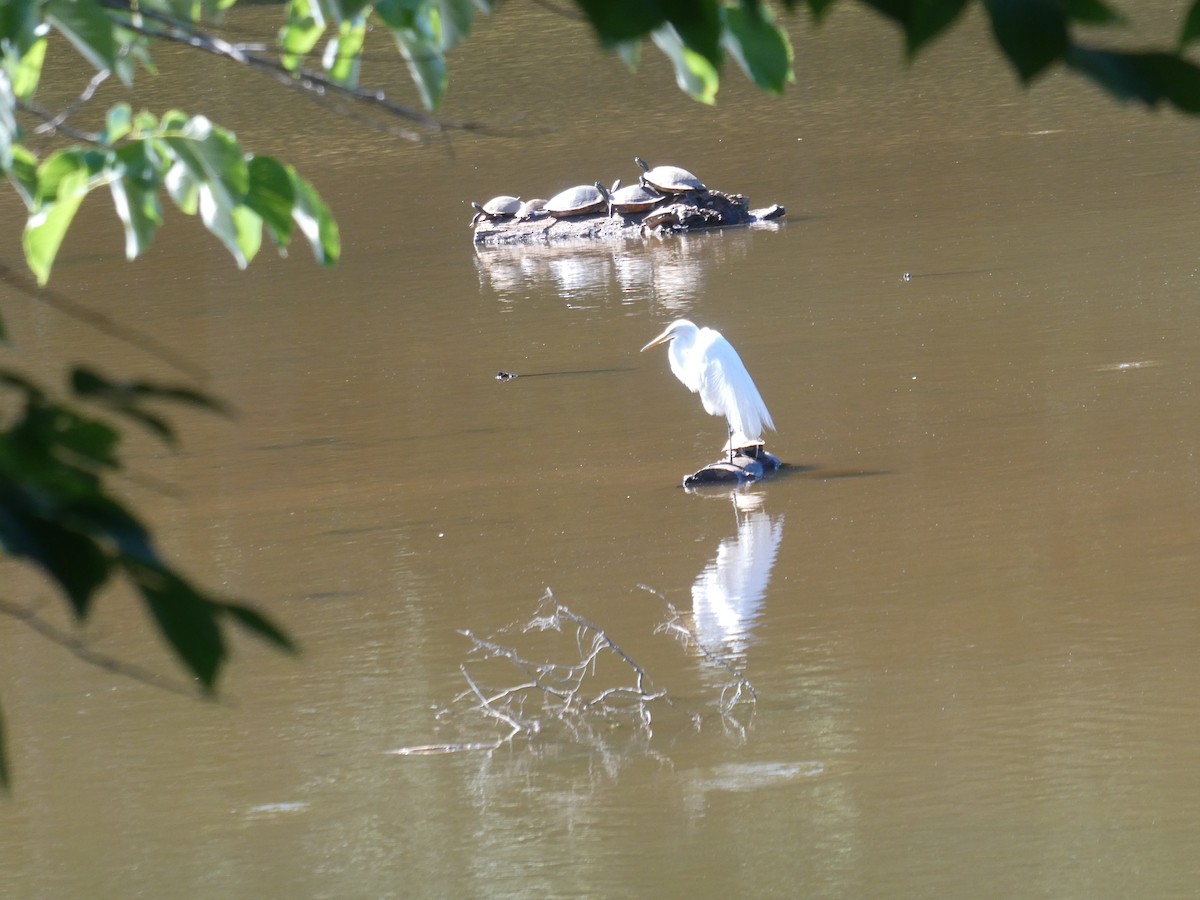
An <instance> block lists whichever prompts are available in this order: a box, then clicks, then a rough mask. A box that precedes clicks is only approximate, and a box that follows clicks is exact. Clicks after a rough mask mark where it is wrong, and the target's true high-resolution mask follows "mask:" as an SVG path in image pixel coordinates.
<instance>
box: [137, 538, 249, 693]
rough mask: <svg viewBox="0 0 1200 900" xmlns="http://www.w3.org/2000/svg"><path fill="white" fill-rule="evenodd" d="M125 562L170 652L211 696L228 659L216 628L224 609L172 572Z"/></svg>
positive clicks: (223, 642)
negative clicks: (172, 652) (218, 617)
mask: <svg viewBox="0 0 1200 900" xmlns="http://www.w3.org/2000/svg"><path fill="white" fill-rule="evenodd" d="M122 562H123V563H124V564H125V568H126V571H127V573H128V575H129V577H130V579H131V580H132V581H133V583H134V585H135V586H136V587H137V589H138V591H139V592H140V593H141V595H142V598H143V600H145V602H146V606H147V608H148V609H149V610H150V613H151V615H153V617H154V620H155V621H156V622H157V623H158V628H159V631H161V632H162V634H163V637H165V638H166V639H167V643H168V644H170V646H171V649H173V650H174V651H175V653H176V654H177V655H178V656H179V658H180V660H182V662H183V664H184V665H185V666H186V667H187V668H188V669H189V670H190V671H191V673H192V674H193V675H195V676H196V677H197V678H198V679H200V684H201V685H202V686H203V688H204V690H205V692H206V693H210V694H211V693H212V692H213V690H214V689H215V687H216V680H217V675H218V673H219V672H220V669H221V665H222V664H223V663H224V662H225V659H226V657H227V655H228V652H227V650H226V648H225V639H224V637H223V636H222V634H221V629H220V628H219V627H218V626H217V616H218V615H219V614H220V612H221V611H222V607H221V606H219V605H218V604H217V603H214V602H213V601H212V600H210V599H209V598H207V597H205V596H203V595H202V594H200V593H199V592H198V591H197V590H196V589H195V588H193V587H192V586H191V585H190V584H188V583H187V581H185V580H184V579H183V578H181V577H180V576H179V575H177V574H175V573H174V572H172V571H170V570H167V569H164V568H154V567H150V566H145V565H140V564H138V563H136V562H133V561H130V560H125V559H122Z"/></svg>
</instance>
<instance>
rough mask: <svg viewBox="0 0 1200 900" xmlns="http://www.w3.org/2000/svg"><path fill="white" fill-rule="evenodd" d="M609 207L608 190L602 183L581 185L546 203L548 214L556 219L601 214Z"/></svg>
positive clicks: (556, 195) (568, 189) (555, 196)
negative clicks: (593, 213)
mask: <svg viewBox="0 0 1200 900" xmlns="http://www.w3.org/2000/svg"><path fill="white" fill-rule="evenodd" d="M607 205H608V188H606V187H605V186H604V185H602V184H601V183H600V182H598V181H597V182H596V183H595V184H579V185H576V186H575V187H573V188H567V189H566V190H565V191H563V192H561V193H559V194H555V195H554V196H553V197H551V198H550V199H549V200H547V201H546V207H545V209H546V212H548V213H550V215H552V216H554V218H556V219H565V218H568V217H569V216H582V215H586V214H587V213H590V212H599V211H600V210H602V209H604V208H605V207H606V206H607Z"/></svg>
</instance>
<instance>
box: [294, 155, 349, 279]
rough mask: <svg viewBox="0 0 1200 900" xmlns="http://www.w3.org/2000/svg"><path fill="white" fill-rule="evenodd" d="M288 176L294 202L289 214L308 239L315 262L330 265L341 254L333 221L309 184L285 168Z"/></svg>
mask: <svg viewBox="0 0 1200 900" xmlns="http://www.w3.org/2000/svg"><path fill="white" fill-rule="evenodd" d="M288 174H289V175H290V176H291V179H292V190H293V191H294V193H295V196H296V203H295V206H294V207H293V209H292V217H293V218H294V219H295V220H296V224H297V225H298V226H299V227H300V232H301V233H302V234H303V235H304V236H305V237H306V238H308V243H309V246H311V247H312V252H313V256H315V257H316V258H317V262H319V263H321V264H322V265H325V266H332V265H333V264H334V263H336V262H337V261H338V258H339V257H340V256H341V255H342V243H341V236H340V235H339V233H338V227H337V222H335V221H334V219H333V215H332V214H331V213H330V212H329V207H328V206H326V205H325V202H324V201H323V200H322V199H321V198H320V196H319V195H318V194H317V192H316V191H315V190H314V189H313V186H312V185H311V184H309V183H308V182H307V181H305V180H304V179H303V178H301V177H300V176H299V175H297V174H296V171H295V170H294V169H292V168H290V167H289V168H288Z"/></svg>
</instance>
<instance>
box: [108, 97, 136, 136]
mask: <svg viewBox="0 0 1200 900" xmlns="http://www.w3.org/2000/svg"><path fill="white" fill-rule="evenodd" d="M132 130H133V112H132V110H131V109H130V108H129V104H128V103H125V102H124V101H122V102H120V103H114V104H113V105H112V106H110V107H109V108H108V113H107V115H105V117H104V136H103V137H102V138H101V142H102V143H105V144H109V145H111V144H115V143H116V142H117V141H119V140H121V138H123V137H125V136H126V135H127V134H129V132H130V131H132Z"/></svg>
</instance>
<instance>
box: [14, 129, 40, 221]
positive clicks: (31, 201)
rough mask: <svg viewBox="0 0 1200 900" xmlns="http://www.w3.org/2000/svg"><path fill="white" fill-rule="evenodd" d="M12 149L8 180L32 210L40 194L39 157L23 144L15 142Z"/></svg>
mask: <svg viewBox="0 0 1200 900" xmlns="http://www.w3.org/2000/svg"><path fill="white" fill-rule="evenodd" d="M10 151H11V154H12V159H11V160H9V169H8V172H7V173H6V174H7V175H8V180H9V181H10V182H11V183H12V186H13V187H14V188H15V189H16V191H17V193H18V194H19V195H20V197H21V199H22V200H24V201H25V206H26V208H27V209H30V210H32V209H33V208H34V206H35V205H36V202H37V194H38V173H37V157H36V156H34V155H33V154H32V153H30V152H29V150H28V149H26V147H25V146H23V145H22V144H13V145H12V147H11V148H10Z"/></svg>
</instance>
